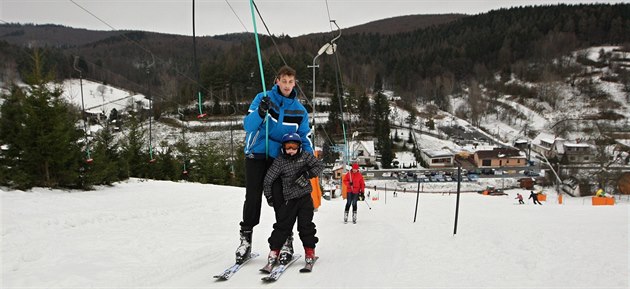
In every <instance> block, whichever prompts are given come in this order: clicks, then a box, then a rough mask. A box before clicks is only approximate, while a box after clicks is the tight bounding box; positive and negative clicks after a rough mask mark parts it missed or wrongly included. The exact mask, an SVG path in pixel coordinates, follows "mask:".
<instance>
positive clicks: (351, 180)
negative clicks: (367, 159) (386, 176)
mask: <svg viewBox="0 0 630 289" xmlns="http://www.w3.org/2000/svg"><path fill="white" fill-rule="evenodd" d="M343 184H344V185H345V186H346V188H347V190H348V195H347V197H346V200H347V201H346V208H345V210H344V213H343V222H344V223H347V222H348V211H349V210H350V205H352V223H355V224H356V223H357V201H358V200H359V195H361V196H363V192H364V191H365V181H364V180H363V175H361V172H359V164H357V163H354V164H352V170H350V171H349V172H348V173H347V174H346V175H345V176H344V177H343Z"/></svg>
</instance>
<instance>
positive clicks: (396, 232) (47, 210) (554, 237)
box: [0, 179, 630, 288]
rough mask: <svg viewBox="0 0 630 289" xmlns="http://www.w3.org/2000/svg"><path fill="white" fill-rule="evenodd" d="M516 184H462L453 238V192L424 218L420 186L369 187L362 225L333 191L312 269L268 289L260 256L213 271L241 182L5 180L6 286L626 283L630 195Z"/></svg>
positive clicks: (426, 205)
mask: <svg viewBox="0 0 630 289" xmlns="http://www.w3.org/2000/svg"><path fill="white" fill-rule="evenodd" d="M408 191H409V190H408ZM515 192H516V191H510V192H509V193H510V195H509V196H504V197H498V196H497V197H488V196H482V195H479V194H474V193H473V194H463V195H462V196H461V201H460V208H459V222H458V228H457V234H456V235H453V223H454V217H455V202H456V196H455V195H454V194H451V195H448V194H447V195H442V194H421V195H420V197H419V202H418V204H419V206H418V215H417V220H416V222H415V223H414V208H415V204H416V194H413V193H407V194H402V193H400V192H399V194H398V197H396V198H394V197H393V196H392V194H391V192H390V193H388V195H387V197H385V192H383V191H380V192H374V191H371V196H372V197H375V196H379V197H380V198H379V200H372V199H370V201H369V205H370V206H371V208H372V209H371V210H370V209H368V207H367V205H366V204H364V203H360V204H359V211H358V224H356V225H354V224H351V223H350V224H343V222H342V215H343V206H344V204H345V203H344V201H343V200H341V199H333V200H332V201H325V200H324V201H323V204H322V206H321V207H320V209H319V211H318V212H316V213H315V223H316V225H317V230H318V231H317V235H318V237H319V238H320V242H319V243H318V246H317V249H316V253H317V255H319V256H320V257H321V259H320V260H319V261H318V262H317V265H316V266H315V270H314V271H313V272H312V273H310V274H301V273H299V272H298V268H299V267H301V266H302V265H303V260H300V261H298V262H297V263H296V265H295V266H294V267H292V268H290V269H289V270H288V271H287V272H286V273H285V275H284V276H282V278H281V279H280V280H279V281H278V282H277V283H275V284H272V285H263V284H262V283H261V280H260V278H261V277H262V275H261V274H260V273H259V272H258V269H259V268H260V267H262V266H263V265H264V262H265V260H264V259H265V258H264V257H259V258H257V259H255V260H253V261H252V262H251V263H250V264H248V265H247V266H245V267H244V268H243V269H241V271H239V272H238V273H237V274H236V275H235V276H234V277H233V278H232V279H231V280H229V281H227V282H216V281H215V280H213V278H212V275H214V274H217V273H219V272H220V271H222V270H223V269H224V268H225V267H227V266H228V265H230V263H232V262H233V258H234V250H235V248H236V245H237V243H238V233H237V231H238V222H239V220H240V216H241V212H242V211H241V206H242V202H243V199H244V189H242V188H235V187H223V186H215V185H202V184H195V183H173V182H164V181H141V180H137V179H132V180H130V181H128V182H125V183H120V184H116V185H115V186H113V187H101V188H98V189H97V190H95V191H90V192H66V191H58V190H49V189H41V188H35V189H33V190H32V191H28V192H23V191H6V190H2V191H0V197H1V206H2V207H1V209H2V223H1V224H2V232H1V234H2V235H1V236H2V244H1V246H2V251H1V256H2V258H1V261H0V262H1V265H2V266H1V267H2V278H0V279H2V281H1V282H2V284H1V287H2V288H35V287H37V288H260V287H273V288H628V286H629V281H628V278H629V275H630V274H629V273H630V272H629V269H628V261H629V252H630V250H629V248H630V244H629V239H628V236H629V234H628V233H629V230H630V229H629V218H628V217H629V216H628V214H629V209H628V205H627V203H623V204H620V205H616V206H612V207H592V206H590V201H589V199H586V198H584V199H582V198H572V199H565V203H564V204H563V205H558V204H557V202H556V201H555V200H554V198H553V196H549V201H548V202H546V203H544V205H542V206H538V205H532V204H531V203H529V202H528V203H527V204H526V205H516V200H515V199H514V195H515ZM520 192H521V193H526V192H523V191H520ZM525 196H527V195H525ZM263 206H264V207H263V209H262V219H261V224H260V225H259V226H257V227H256V229H255V231H254V244H253V245H254V250H255V251H258V252H260V253H262V254H263V256H264V255H266V253H267V251H268V245H267V242H266V239H267V237H268V236H269V234H270V232H271V226H272V223H273V212H272V210H271V209H270V208H269V207H267V206H266V205H263ZM294 245H295V247H296V248H298V252H299V251H301V249H300V248H301V242H300V241H299V240H296V241H295V243H294Z"/></svg>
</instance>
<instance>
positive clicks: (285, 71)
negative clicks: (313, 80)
mask: <svg viewBox="0 0 630 289" xmlns="http://www.w3.org/2000/svg"><path fill="white" fill-rule="evenodd" d="M283 75H286V76H293V77H295V75H296V72H295V69H293V68H291V67H289V66H288V65H285V66H282V67H280V70H278V76H277V78H278V79H279V78H280V77H282V76H283Z"/></svg>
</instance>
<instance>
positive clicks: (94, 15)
mask: <svg viewBox="0 0 630 289" xmlns="http://www.w3.org/2000/svg"><path fill="white" fill-rule="evenodd" d="M68 1H70V2H72V3H73V4H74V5H76V6H77V7H79V8H80V9H81V10H83V11H85V12H86V13H88V14H90V15H91V16H92V17H94V18H96V19H97V20H98V21H100V22H101V23H103V24H105V25H106V26H108V27H109V28H110V29H111V30H112V31H119V30H118V29H116V28H115V27H114V26H112V25H110V24H109V23H107V22H106V21H105V20H103V19H101V18H99V17H98V16H97V15H96V14H94V13H92V12H91V11H90V10H88V9H87V8H85V7H83V6H81V5H80V4H78V3H77V2H75V1H74V0H68ZM119 36H120V37H122V38H124V39H125V40H127V41H129V42H131V43H132V44H134V45H135V46H137V47H138V48H140V49H141V50H143V51H145V52H147V53H149V54H152V52H151V50H150V49H148V48H146V47H144V46H143V45H142V44H140V43H139V42H138V41H135V40H133V39H131V38H129V37H127V36H126V35H125V34H124V33H121V34H120V35H119ZM153 57H154V58H155V59H157V60H158V61H159V62H160V63H168V61H166V60H164V59H162V58H160V57H159V56H153ZM173 71H175V73H176V74H177V75H179V76H181V77H183V78H185V79H186V80H188V81H191V82H193V83H195V84H196V85H198V86H199V87H201V89H202V90H204V91H205V92H207V93H211V91H210V90H208V89H206V88H204V87H203V86H202V85H200V84H199V83H198V81H196V80H194V79H192V78H191V77H190V76H188V75H186V74H184V73H182V72H181V71H179V70H177V69H173Z"/></svg>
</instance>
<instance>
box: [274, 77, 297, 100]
mask: <svg viewBox="0 0 630 289" xmlns="http://www.w3.org/2000/svg"><path fill="white" fill-rule="evenodd" d="M276 84H277V85H278V88H280V93H282V95H284V96H289V95H291V91H293V87H295V76H288V75H281V76H280V77H279V78H277V79H276Z"/></svg>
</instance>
